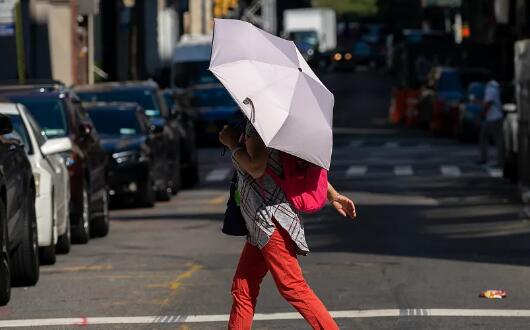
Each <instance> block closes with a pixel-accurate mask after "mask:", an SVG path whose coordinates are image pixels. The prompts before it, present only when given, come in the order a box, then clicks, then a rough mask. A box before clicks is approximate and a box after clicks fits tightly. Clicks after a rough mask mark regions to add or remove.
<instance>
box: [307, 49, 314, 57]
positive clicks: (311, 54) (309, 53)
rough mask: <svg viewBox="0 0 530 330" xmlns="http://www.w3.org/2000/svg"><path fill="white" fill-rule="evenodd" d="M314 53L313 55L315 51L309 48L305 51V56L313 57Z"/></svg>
mask: <svg viewBox="0 0 530 330" xmlns="http://www.w3.org/2000/svg"><path fill="white" fill-rule="evenodd" d="M314 53H315V51H314V50H312V49H311V48H309V49H308V50H307V55H309V56H313V54H314Z"/></svg>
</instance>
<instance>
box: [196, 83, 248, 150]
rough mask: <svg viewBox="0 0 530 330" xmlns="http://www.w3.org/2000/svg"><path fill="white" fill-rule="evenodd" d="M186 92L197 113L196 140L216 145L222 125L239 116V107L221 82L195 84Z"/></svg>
mask: <svg viewBox="0 0 530 330" xmlns="http://www.w3.org/2000/svg"><path fill="white" fill-rule="evenodd" d="M188 92H189V93H190V98H191V105H192V107H193V109H194V111H195V113H196V115H197V123H196V127H197V139H198V141H199V142H200V143H201V144H203V145H205V144H206V145H211V144H215V145H217V144H218V143H219V141H218V133H219V131H220V130H221V129H222V128H223V126H224V125H227V124H229V123H230V122H232V121H234V120H238V119H239V118H240V115H241V111H240V110H239V107H238V106H237V104H236V102H235V101H234V100H233V99H232V97H231V96H230V94H229V93H228V91H227V90H226V88H224V87H223V85H221V84H204V85H196V86H193V87H191V88H190V89H189V90H188Z"/></svg>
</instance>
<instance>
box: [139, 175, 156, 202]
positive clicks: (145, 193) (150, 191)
mask: <svg viewBox="0 0 530 330" xmlns="http://www.w3.org/2000/svg"><path fill="white" fill-rule="evenodd" d="M155 199H156V196H155V190H154V187H153V178H152V177H151V176H149V177H148V179H147V182H145V183H144V184H143V185H142V187H141V189H140V190H139V191H138V195H137V197H136V201H137V203H138V204H139V205H140V206H144V207H153V206H155Z"/></svg>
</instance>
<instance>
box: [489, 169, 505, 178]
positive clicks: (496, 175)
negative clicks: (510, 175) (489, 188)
mask: <svg viewBox="0 0 530 330" xmlns="http://www.w3.org/2000/svg"><path fill="white" fill-rule="evenodd" d="M488 173H489V175H490V176H491V177H492V178H500V177H502V170H501V169H500V168H494V167H490V168H488Z"/></svg>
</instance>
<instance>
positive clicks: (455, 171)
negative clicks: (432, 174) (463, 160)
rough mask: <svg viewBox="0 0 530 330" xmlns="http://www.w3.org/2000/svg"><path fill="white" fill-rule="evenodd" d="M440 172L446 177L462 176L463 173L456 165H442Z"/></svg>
mask: <svg viewBox="0 0 530 330" xmlns="http://www.w3.org/2000/svg"><path fill="white" fill-rule="evenodd" d="M440 170H441V171H442V174H443V175H444V176H461V175H462V172H461V171H460V168H459V167H458V166H454V165H442V166H440Z"/></svg>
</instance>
